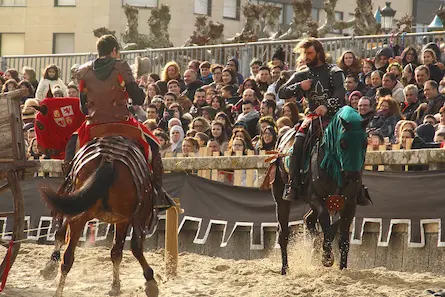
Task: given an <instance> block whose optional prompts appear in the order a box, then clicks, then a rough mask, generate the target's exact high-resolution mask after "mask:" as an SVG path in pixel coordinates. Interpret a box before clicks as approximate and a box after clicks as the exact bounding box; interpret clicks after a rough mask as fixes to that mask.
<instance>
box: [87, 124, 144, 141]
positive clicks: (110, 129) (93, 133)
mask: <svg viewBox="0 0 445 297" xmlns="http://www.w3.org/2000/svg"><path fill="white" fill-rule="evenodd" d="M117 135H119V136H122V137H124V138H128V139H131V140H133V141H134V142H136V143H137V142H138V141H139V139H140V138H141V130H139V129H138V128H137V127H134V126H130V125H126V124H121V123H106V124H101V125H97V126H94V127H92V128H91V129H90V137H91V139H94V138H96V137H106V136H117Z"/></svg>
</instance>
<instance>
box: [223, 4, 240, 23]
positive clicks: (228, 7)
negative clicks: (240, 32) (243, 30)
mask: <svg viewBox="0 0 445 297" xmlns="http://www.w3.org/2000/svg"><path fill="white" fill-rule="evenodd" d="M240 5H241V3H240V0H224V8H223V18H225V19H234V20H239V18H240Z"/></svg>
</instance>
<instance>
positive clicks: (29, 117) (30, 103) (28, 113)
mask: <svg viewBox="0 0 445 297" xmlns="http://www.w3.org/2000/svg"><path fill="white" fill-rule="evenodd" d="M36 106H39V102H38V101H37V100H36V99H28V100H26V102H25V104H24V105H23V108H22V121H23V124H28V123H33V126H34V120H35V118H36V113H37V111H36V109H35V108H34V107H36Z"/></svg>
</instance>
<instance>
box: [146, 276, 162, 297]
mask: <svg viewBox="0 0 445 297" xmlns="http://www.w3.org/2000/svg"><path fill="white" fill-rule="evenodd" d="M145 294H146V295H147V297H158V296H159V289H158V284H157V283H156V281H155V280H154V279H153V280H151V281H148V282H146V283H145Z"/></svg>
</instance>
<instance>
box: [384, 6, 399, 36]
mask: <svg viewBox="0 0 445 297" xmlns="http://www.w3.org/2000/svg"><path fill="white" fill-rule="evenodd" d="M381 15H382V29H383V30H384V31H385V32H386V33H388V32H389V31H391V29H392V21H393V19H394V16H395V15H396V11H395V10H394V9H392V8H391V2H386V6H385V7H384V8H383V9H382V12H381Z"/></svg>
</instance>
